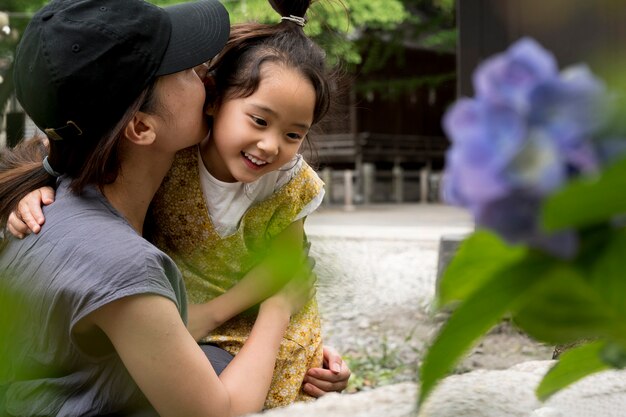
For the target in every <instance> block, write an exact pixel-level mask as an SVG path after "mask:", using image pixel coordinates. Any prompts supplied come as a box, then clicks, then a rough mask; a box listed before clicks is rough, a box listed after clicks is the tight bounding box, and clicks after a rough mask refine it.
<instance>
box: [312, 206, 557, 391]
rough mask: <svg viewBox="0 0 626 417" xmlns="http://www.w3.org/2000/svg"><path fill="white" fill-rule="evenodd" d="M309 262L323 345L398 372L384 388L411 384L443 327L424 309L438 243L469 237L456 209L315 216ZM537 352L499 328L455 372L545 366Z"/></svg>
mask: <svg viewBox="0 0 626 417" xmlns="http://www.w3.org/2000/svg"><path fill="white" fill-rule="evenodd" d="M306 229H307V233H308V235H309V237H310V239H311V242H312V248H311V252H312V254H313V256H315V258H316V259H317V266H316V271H317V274H318V279H319V287H318V300H319V303H320V310H321V314H322V318H323V332H324V336H325V340H326V343H327V344H330V345H333V346H335V347H337V348H338V350H339V351H340V352H342V353H343V354H345V355H347V356H349V357H351V358H355V359H361V360H362V359H364V358H367V357H370V358H374V359H379V360H385V359H384V357H386V360H388V361H393V362H395V363H396V364H399V363H401V364H405V365H406V366H405V367H404V369H401V371H400V372H399V373H398V374H397V375H394V376H393V377H391V378H389V380H387V381H385V382H386V383H389V382H401V381H416V375H415V370H416V368H417V365H418V364H419V362H420V360H421V357H422V355H423V353H424V350H425V346H426V345H427V343H428V342H429V341H430V340H431V338H432V337H433V336H434V334H435V333H436V331H437V329H438V327H439V326H440V325H441V324H442V323H443V322H444V320H445V315H444V314H436V313H435V312H434V311H433V307H432V303H433V298H434V295H435V280H436V271H437V262H438V247H439V240H440V238H441V236H443V235H459V234H465V233H469V232H470V231H471V230H472V229H473V224H472V222H471V219H470V218H469V216H468V214H467V213H466V212H464V211H462V210H460V209H457V208H452V207H448V206H441V205H419V204H413V205H401V206H395V205H385V206H372V207H368V208H358V209H357V211H356V212H345V211H343V210H341V209H338V208H335V209H328V208H327V209H322V210H320V211H318V212H317V213H315V214H314V215H312V216H311V217H310V218H309V219H308V220H307V225H306ZM551 352H552V347H549V346H543V345H540V344H537V343H535V342H533V341H531V340H529V339H528V338H527V337H525V336H523V335H522V334H520V333H519V332H517V331H516V330H515V329H513V328H511V327H510V326H507V325H501V326H499V327H498V328H496V329H494V330H493V331H492V332H491V333H490V334H489V335H488V336H487V337H486V338H485V339H484V340H483V341H482V342H481V343H480V344H479V345H478V346H477V347H476V348H475V349H474V350H473V351H472V352H471V354H470V355H469V356H468V357H467V358H466V359H465V360H464V361H463V362H462V363H461V364H460V365H459V366H458V368H457V370H456V371H457V372H465V371H469V370H473V369H503V368H507V367H509V366H511V365H513V364H516V363H519V362H522V361H526V360H533V359H549V358H550V357H551Z"/></svg>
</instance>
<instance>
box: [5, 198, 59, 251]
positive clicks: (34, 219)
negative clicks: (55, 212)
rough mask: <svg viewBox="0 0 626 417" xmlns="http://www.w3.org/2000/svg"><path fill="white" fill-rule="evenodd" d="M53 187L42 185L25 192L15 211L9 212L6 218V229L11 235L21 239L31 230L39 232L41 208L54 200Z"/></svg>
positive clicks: (42, 216) (41, 216)
mask: <svg viewBox="0 0 626 417" xmlns="http://www.w3.org/2000/svg"><path fill="white" fill-rule="evenodd" d="M54 194H55V193H54V189H52V187H42V188H38V189H36V190H35V191H31V192H30V193H28V194H26V195H25V196H24V198H22V199H21V200H20V202H19V203H17V208H16V209H15V211H13V212H11V214H10V215H9V218H8V220H7V229H8V230H9V233H11V234H12V235H13V236H15V237H17V238H19V239H22V238H24V237H26V236H27V235H29V234H30V233H31V232H34V233H39V231H40V230H41V225H42V224H43V223H44V222H45V217H44V215H43V211H42V209H41V207H42V206H47V205H48V204H52V203H53V202H54Z"/></svg>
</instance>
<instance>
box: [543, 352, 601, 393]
mask: <svg viewBox="0 0 626 417" xmlns="http://www.w3.org/2000/svg"><path fill="white" fill-rule="evenodd" d="M605 345H606V343H605V342H602V341H598V342H591V343H589V344H586V345H582V346H579V347H575V348H573V349H571V350H568V351H566V352H565V353H563V354H562V355H561V357H560V359H559V361H558V362H557V363H556V365H554V366H553V367H552V369H550V370H549V371H548V373H547V374H546V375H545V376H544V377H543V379H542V380H541V382H540V383H539V386H538V387H537V390H536V393H537V397H538V398H539V399H540V400H541V401H545V400H547V399H548V398H550V396H552V395H554V394H555V393H556V392H558V391H559V390H561V389H563V388H565V387H566V386H568V385H570V384H572V383H574V382H576V381H578V380H580V379H582V378H584V377H585V376H587V375H590V374H593V373H595V372H600V371H603V370H605V369H609V366H608V365H607V364H606V363H604V362H603V361H602V359H601V356H600V354H601V351H602V350H603V349H604V347H605Z"/></svg>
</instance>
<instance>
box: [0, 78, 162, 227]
mask: <svg viewBox="0 0 626 417" xmlns="http://www.w3.org/2000/svg"><path fill="white" fill-rule="evenodd" d="M154 85H155V83H153V84H152V85H150V86H149V87H148V88H146V89H145V90H144V91H143V92H142V93H141V94H140V96H139V97H138V98H137V100H135V102H134V103H133V105H131V107H130V108H129V109H128V110H127V111H126V113H125V114H124V116H123V117H122V119H121V120H120V121H119V122H118V123H117V125H115V126H114V127H113V128H111V130H110V131H109V132H108V133H107V134H104V135H103V136H102V137H101V138H90V139H88V138H82V139H81V140H77V139H69V140H60V141H55V140H49V141H48V140H46V139H45V138H43V137H41V136H39V137H34V138H32V139H28V140H23V141H22V142H21V143H20V144H18V145H17V146H16V147H15V148H13V149H10V148H5V149H3V150H2V151H0V225H2V227H4V225H6V221H7V219H8V217H9V214H11V212H12V211H13V210H15V208H16V207H17V203H19V201H20V200H21V199H22V198H23V197H24V196H25V195H26V194H28V193H29V192H31V191H33V190H36V189H38V188H41V187H44V186H46V185H50V186H54V185H55V183H56V178H54V177H53V176H51V175H50V174H48V173H47V172H46V170H45V169H44V168H43V164H42V161H43V158H44V157H45V156H46V155H48V161H49V163H50V165H51V166H52V168H53V169H54V170H55V171H57V172H61V173H62V174H66V175H68V176H69V177H70V178H71V183H70V188H71V190H72V191H73V192H75V193H77V194H80V192H81V191H82V190H83V189H84V188H85V186H86V185H88V184H94V185H97V186H98V187H100V188H102V187H103V186H104V185H106V184H111V183H112V182H113V181H115V179H116V178H117V175H118V174H119V169H120V160H119V153H118V151H119V146H120V143H121V139H122V138H123V135H124V127H125V126H126V125H127V124H128V122H130V120H131V119H132V118H133V116H134V115H135V113H136V112H137V111H140V110H141V111H144V112H146V113H150V112H153V111H154V109H155V107H156V106H157V103H156V99H155V96H154Z"/></svg>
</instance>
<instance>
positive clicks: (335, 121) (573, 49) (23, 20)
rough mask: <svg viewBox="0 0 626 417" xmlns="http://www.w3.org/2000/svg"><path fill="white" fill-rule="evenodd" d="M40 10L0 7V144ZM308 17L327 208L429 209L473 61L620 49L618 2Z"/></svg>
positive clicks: (395, 5)
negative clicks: (322, 105) (530, 45)
mask: <svg viewBox="0 0 626 417" xmlns="http://www.w3.org/2000/svg"><path fill="white" fill-rule="evenodd" d="M152 2H153V3H156V4H159V5H167V4H175V3H179V2H180V1H179V0H153V1H152ZM45 3H46V1H45V0H0V109H1V110H2V118H1V120H0V146H13V145H15V143H17V142H18V141H19V140H21V139H22V138H23V137H30V136H31V135H32V134H33V133H34V132H35V129H36V128H35V126H34V125H33V124H32V123H31V122H30V121H29V119H28V117H27V116H26V115H25V114H24V113H23V111H22V109H21V107H20V105H19V103H18V102H17V100H15V98H14V96H13V83H12V76H11V73H12V69H11V68H12V59H13V54H14V50H15V47H16V45H17V43H18V42H19V38H20V34H21V33H22V31H23V29H24V27H25V26H26V24H27V23H28V21H29V19H30V17H31V16H32V14H33V12H34V11H35V10H37V9H38V8H40V7H41V6H42V5H43V4H45ZM223 3H224V4H225V5H226V7H227V8H228V9H229V11H230V12H231V16H232V21H233V22H241V21H246V20H257V21H262V22H276V21H277V20H278V16H277V15H276V12H274V10H272V9H271V7H270V6H269V4H268V2H267V0H223ZM308 18H309V23H308V24H307V26H306V31H307V33H308V34H309V35H311V36H312V37H313V38H314V39H315V40H316V41H317V42H318V43H319V44H320V45H321V46H323V47H324V49H325V50H326V51H327V52H328V56H329V62H330V63H331V64H336V65H340V67H341V68H342V74H343V76H342V78H341V81H340V82H339V85H338V86H337V87H338V91H339V94H338V95H337V97H336V106H335V108H334V109H333V110H332V111H331V112H330V114H329V116H327V118H326V119H325V120H324V121H323V123H322V124H321V126H319V129H317V131H316V132H315V133H314V134H312V135H311V139H312V142H313V149H305V150H304V154H305V156H306V157H307V159H308V160H310V161H311V162H312V163H313V164H314V166H315V167H316V168H317V169H318V170H319V172H320V175H321V176H322V177H323V179H324V181H325V182H326V184H327V197H326V204H328V205H343V206H344V207H345V208H347V209H350V208H353V207H354V206H355V205H360V204H369V203H389V202H395V203H404V202H418V201H419V202H423V203H426V202H437V201H438V200H439V183H440V180H441V171H442V168H443V164H444V157H445V151H446V149H447V148H448V146H449V143H448V140H447V139H446V138H445V137H444V134H443V132H442V129H441V118H442V116H443V114H444V112H445V110H446V108H447V106H448V105H450V104H451V103H452V102H453V101H454V100H455V99H456V98H457V97H458V96H460V95H471V94H472V93H473V92H472V86H471V73H472V72H473V70H474V69H475V67H476V65H477V64H478V63H479V62H480V61H481V60H482V59H484V58H486V57H487V56H490V55H492V54H494V53H496V52H499V51H502V50H504V49H505V48H506V47H507V46H508V45H510V44H511V43H512V42H514V41H515V40H517V39H518V38H520V37H522V36H532V37H534V38H535V39H537V40H538V41H539V42H540V43H541V44H542V45H543V46H544V47H545V48H547V49H549V50H551V51H552V52H554V53H555V55H556V56H557V58H558V61H559V65H560V66H561V67H563V66H566V65H569V64H573V63H576V62H580V61H586V62H587V63H588V64H589V65H590V66H591V67H592V70H593V71H594V72H596V73H598V74H599V75H600V76H602V77H605V78H607V77H610V75H611V74H609V70H608V69H607V70H605V71H603V68H609V67H610V68H616V67H617V68H619V66H618V65H616V62H621V61H622V59H621V55H622V54H623V49H624V46H623V45H624V44H625V42H624V41H626V25H624V24H623V23H624V22H625V21H626V7H624V5H623V2H622V1H621V0H596V1H593V2H590V1H588V0H550V1H545V0H526V1H522V0H471V1H470V0H457V1H456V2H455V0H320V1H317V2H315V3H314V5H313V6H312V8H311V9H310V11H309V14H308ZM607 64H608V65H607ZM613 72H615V71H613ZM617 72H619V71H617Z"/></svg>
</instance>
